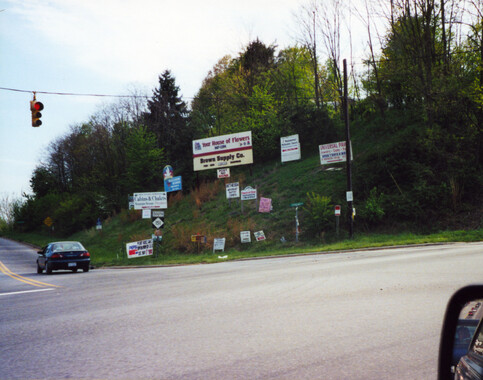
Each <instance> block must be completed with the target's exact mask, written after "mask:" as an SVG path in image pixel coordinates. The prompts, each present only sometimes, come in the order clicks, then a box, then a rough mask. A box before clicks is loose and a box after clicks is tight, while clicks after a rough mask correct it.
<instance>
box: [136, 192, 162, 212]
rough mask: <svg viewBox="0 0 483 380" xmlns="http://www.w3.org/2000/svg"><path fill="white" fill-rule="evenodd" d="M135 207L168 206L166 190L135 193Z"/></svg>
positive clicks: (137, 208)
mask: <svg viewBox="0 0 483 380" xmlns="http://www.w3.org/2000/svg"><path fill="white" fill-rule="evenodd" d="M133 199H134V209H135V210H142V209H152V208H168V196H167V193H166V192H165V191H161V192H158V193H134V197H133Z"/></svg>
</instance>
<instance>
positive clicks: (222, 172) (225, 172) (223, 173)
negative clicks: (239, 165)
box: [217, 168, 230, 178]
mask: <svg viewBox="0 0 483 380" xmlns="http://www.w3.org/2000/svg"><path fill="white" fill-rule="evenodd" d="M217 174H218V178H230V168H226V169H218V171H217Z"/></svg>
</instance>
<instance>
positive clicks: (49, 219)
mask: <svg viewBox="0 0 483 380" xmlns="http://www.w3.org/2000/svg"><path fill="white" fill-rule="evenodd" d="M44 224H45V225H46V226H47V227H51V226H52V224H54V221H53V220H52V218H51V217H50V216H48V217H47V218H45V220H44Z"/></svg>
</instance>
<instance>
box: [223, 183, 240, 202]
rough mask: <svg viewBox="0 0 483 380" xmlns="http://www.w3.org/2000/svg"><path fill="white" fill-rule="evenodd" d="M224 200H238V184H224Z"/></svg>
mask: <svg viewBox="0 0 483 380" xmlns="http://www.w3.org/2000/svg"><path fill="white" fill-rule="evenodd" d="M226 198H227V199H230V198H240V186H239V184H238V182H233V183H227V184H226Z"/></svg>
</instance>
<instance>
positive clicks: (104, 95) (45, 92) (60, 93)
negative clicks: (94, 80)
mask: <svg viewBox="0 0 483 380" xmlns="http://www.w3.org/2000/svg"><path fill="white" fill-rule="evenodd" d="M0 90H4V91H15V92H24V93H30V94H34V93H35V94H45V95H61V96H95V97H105V98H149V96H147V95H108V94H80V93H75V92H49V91H33V90H20V89H18V88H8V87H0Z"/></svg>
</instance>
